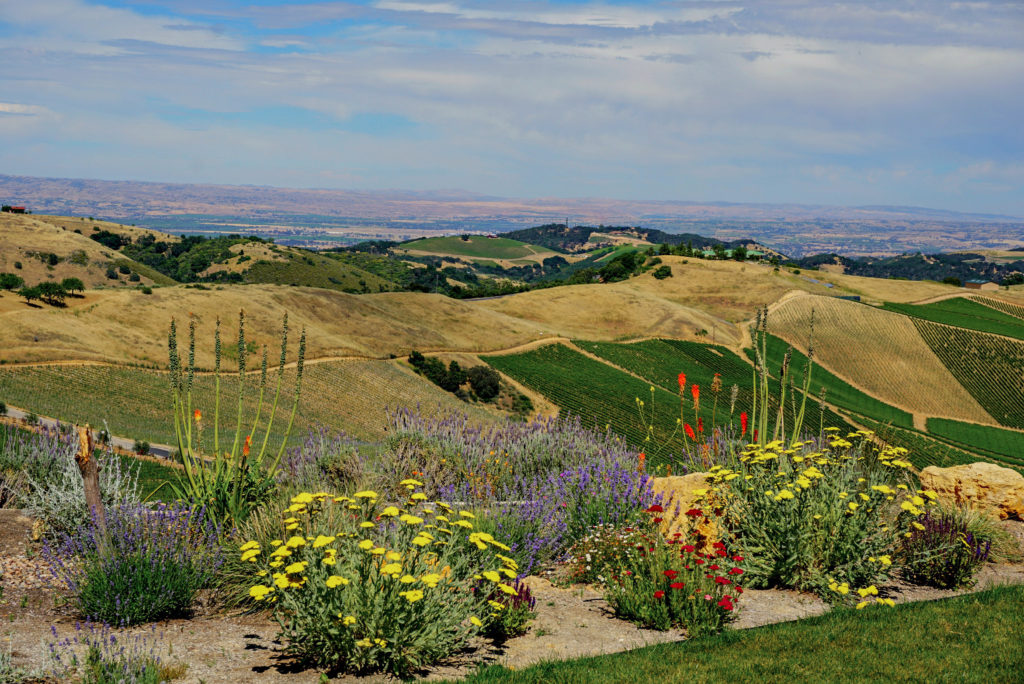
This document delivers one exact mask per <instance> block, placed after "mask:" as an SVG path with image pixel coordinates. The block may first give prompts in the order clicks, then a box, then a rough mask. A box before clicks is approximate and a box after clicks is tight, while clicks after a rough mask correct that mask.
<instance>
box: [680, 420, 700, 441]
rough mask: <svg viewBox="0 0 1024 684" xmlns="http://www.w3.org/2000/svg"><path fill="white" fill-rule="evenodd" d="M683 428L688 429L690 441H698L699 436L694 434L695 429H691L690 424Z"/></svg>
mask: <svg viewBox="0 0 1024 684" xmlns="http://www.w3.org/2000/svg"><path fill="white" fill-rule="evenodd" d="M683 428H685V429H686V436H687V437H689V438H690V439H692V440H694V441H697V435H696V434H695V433H694V432H693V428H692V427H690V424H689V423H686V424H685V425H683Z"/></svg>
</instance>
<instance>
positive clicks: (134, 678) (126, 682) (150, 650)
mask: <svg viewBox="0 0 1024 684" xmlns="http://www.w3.org/2000/svg"><path fill="white" fill-rule="evenodd" d="M52 631H53V636H54V638H57V636H58V635H57V628H56V627H53V628H52ZM156 641H157V639H156V636H155V635H154V634H150V635H143V634H123V633H122V634H114V632H113V631H112V630H111V629H110V627H109V626H107V625H100V626H97V625H95V624H93V623H91V622H87V623H85V625H82V624H81V623H76V624H75V633H74V635H73V636H70V637H65V638H64V639H60V640H59V641H55V642H51V643H50V644H49V655H50V659H51V661H52V667H51V672H52V674H53V676H55V677H57V678H58V679H59V680H68V679H70V678H72V677H76V681H80V682H82V684H161V682H168V681H170V680H172V679H174V678H175V677H177V676H180V675H181V674H182V672H183V668H182V667H181V666H169V665H164V664H163V663H161V660H160V657H159V656H158V655H157V644H156ZM83 651H84V653H83V654H82V655H81V656H79V653H81V652H83Z"/></svg>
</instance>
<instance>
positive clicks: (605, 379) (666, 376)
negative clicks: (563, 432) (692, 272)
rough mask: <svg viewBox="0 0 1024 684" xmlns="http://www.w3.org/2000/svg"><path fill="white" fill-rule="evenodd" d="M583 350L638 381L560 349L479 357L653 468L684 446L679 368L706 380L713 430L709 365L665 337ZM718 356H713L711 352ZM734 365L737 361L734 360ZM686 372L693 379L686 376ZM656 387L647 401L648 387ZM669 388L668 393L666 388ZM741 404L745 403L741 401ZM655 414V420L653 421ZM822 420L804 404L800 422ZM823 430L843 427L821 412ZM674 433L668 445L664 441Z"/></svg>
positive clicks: (725, 414) (745, 397) (686, 410)
mask: <svg viewBox="0 0 1024 684" xmlns="http://www.w3.org/2000/svg"><path fill="white" fill-rule="evenodd" d="M581 348H583V349H587V350H588V351H591V353H595V351H597V352H601V353H602V354H607V356H608V357H614V358H610V359H609V360H612V362H613V363H616V360H618V361H622V362H623V365H622V367H623V368H627V369H628V370H630V371H634V372H636V371H640V372H639V373H638V374H640V375H642V376H643V379H639V378H636V377H634V376H632V375H629V374H628V373H624V372H623V371H621V370H618V369H617V368H614V367H612V366H609V365H607V364H604V363H602V362H600V361H597V360H595V359H592V358H589V357H587V356H585V355H584V354H581V353H579V352H577V351H574V350H572V349H570V348H568V347H566V346H564V345H562V344H552V345H547V346H544V347H541V348H539V349H535V350H533V351H530V352H526V353H523V354H514V355H508V356H484V357H481V358H483V360H484V361H486V362H487V363H489V364H491V365H492V366H494V368H495V369H497V370H499V371H501V372H503V373H505V374H506V375H509V376H511V377H512V378H514V379H515V380H517V381H519V382H521V383H522V384H524V385H526V386H527V387H530V388H531V389H534V390H536V391H538V392H540V393H541V394H543V395H544V396H546V397H547V398H548V399H550V400H551V401H552V402H554V403H555V404H557V405H558V406H559V407H561V408H562V410H563V411H564V412H567V413H571V414H575V415H578V416H580V417H581V418H582V419H583V421H584V423H585V424H588V425H597V426H603V425H607V426H608V427H610V428H611V429H612V430H613V431H615V432H616V433H618V434H620V435H623V436H624V437H626V439H627V440H628V441H629V442H630V443H631V444H633V445H634V446H636V447H638V448H642V449H645V450H646V451H647V453H648V456H649V457H651V458H652V463H658V462H659V459H661V458H664V457H665V455H666V454H678V453H680V449H681V448H682V445H683V444H682V439H683V436H682V434H681V431H680V430H678V428H677V420H678V419H679V418H680V397H679V393H678V384H677V380H676V376H677V375H678V373H679V372H680V370H683V371H685V372H686V373H687V382H688V384H689V383H690V381H691V379H692V380H698V379H704V381H705V382H704V384H703V385H702V387H701V390H702V392H701V407H700V409H701V410H700V416H701V418H702V419H703V420H704V421H705V434H707V433H709V432H710V430H711V427H712V414H713V411H714V408H713V406H714V395H713V394H712V393H711V391H710V382H711V377H712V376H713V374H714V373H715V372H716V371H715V370H714V369H713V368H714V367H709V366H704V365H702V364H700V363H699V362H696V361H695V360H694V359H693V357H687V356H686V355H684V354H683V353H681V352H680V350H679V349H678V348H675V347H673V344H672V343H671V342H670V341H667V340H653V341H650V342H642V343H638V344H629V345H613V344H604V345H597V344H594V343H581ZM708 353H709V354H712V355H714V356H716V357H717V354H716V352H715V351H709V352H708ZM736 361H737V362H738V363H742V361H739V359H738V358H737V359H736ZM691 373H692V376H691V375H690V374H691ZM736 380H737V384H740V383H741V382H742V383H743V384H740V390H741V391H740V398H741V401H738V402H737V406H736V409H735V416H737V418H735V419H734V421H733V423H734V427H738V422H739V421H738V416H739V413H740V412H741V411H744V410H749V402H750V393H749V389H747V390H745V391H744V386H745V387H747V388H749V386H750V385H749V383H750V378H749V377H742V378H740V377H736ZM652 387H654V393H653V396H652V393H651V388H652ZM669 388H671V389H669ZM729 393H730V386H729V384H728V383H726V382H723V390H722V395H721V397H720V399H719V401H718V411H717V422H718V425H719V426H721V425H724V424H728V423H729V412H730V411H729ZM637 398H639V399H640V400H642V401H643V402H645V406H644V412H645V416H646V420H647V421H648V423H651V424H653V425H654V437H653V438H652V440H651V442H650V443H647V442H645V439H646V437H647V433H646V432H645V431H644V426H643V422H642V421H641V418H640V415H639V412H638V410H637V406H636V399H637ZM744 402H746V404H744ZM652 416H653V418H652ZM682 420H683V421H684V422H687V423H690V424H691V426H692V427H693V428H694V429H696V428H697V425H696V422H697V421H696V420H695V419H694V414H693V401H692V398H691V396H690V394H689V392H687V394H686V395H685V400H684V402H683V406H682ZM786 420H787V424H790V421H791V420H792V410H791V407H789V406H787V407H786ZM820 421H821V416H820V415H819V412H818V405H817V403H816V402H814V401H809V402H808V404H807V417H806V421H805V424H806V425H808V426H809V427H812V428H813V429H815V430H817V429H818V427H819V425H820ZM824 425H825V426H829V425H836V426H846V423H845V422H844V421H843V420H842V419H841V418H840V417H838V416H836V415H835V414H834V413H832V412H830V411H828V412H826V416H825V420H824ZM673 434H674V435H675V437H674V438H673V439H671V440H669V439H668V437H669V436H671V435H673Z"/></svg>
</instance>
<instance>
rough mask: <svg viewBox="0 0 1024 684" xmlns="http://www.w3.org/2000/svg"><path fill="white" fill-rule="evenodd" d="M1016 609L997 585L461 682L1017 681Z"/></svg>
mask: <svg viewBox="0 0 1024 684" xmlns="http://www.w3.org/2000/svg"><path fill="white" fill-rule="evenodd" d="M1021 605H1024V587H1020V586H1016V587H999V588H995V589H990V590H988V591H984V592H980V593H977V594H971V595H966V596H959V597H956V598H950V599H945V600H941V601H927V602H919V603H907V604H900V605H898V606H896V607H895V608H886V607H884V606H872V607H869V608H868V609H865V610H862V611H855V610H852V609H844V610H834V611H833V612H831V613H829V614H826V615H823V616H821V617H816V618H810V619H807V620H800V621H798V622H789V623H782V624H777V625H769V626H766V627H759V628H755V629H749V630H742V631H727V632H724V633H722V634H719V635H717V636H714V637H709V638H706V639H699V640H695V641H692V642H677V643H671V644H659V645H657V646H649V647H646V648H640V649H637V650H634V651H628V652H625V653H617V654H614V655H607V656H598V657H594V658H582V659H579V660H570V661H564V662H548V663H543V664H540V665H535V666H533V667H529V668H527V669H524V670H520V671H512V670H508V669H506V668H503V667H500V666H492V667H489V668H485V669H482V670H481V671H479V672H478V673H477V674H475V675H473V676H470V677H469V678H467V679H465V680H463V681H465V682H468V683H470V684H484V683H490V682H503V683H504V682H509V683H520V682H522V683H525V682H546V683H547V682H564V683H569V682H573V683H575V682H581V683H582V682H587V683H589V682H622V683H632V682H791V681H801V682H926V681H927V682H930V681H948V682H953V681H955V682H1019V681H1021V673H1022V671H1024V648H1021V642H1020V634H1021V631H1022V630H1024V610H1021V609H1020V608H1021ZM526 638H529V636H527V637H526Z"/></svg>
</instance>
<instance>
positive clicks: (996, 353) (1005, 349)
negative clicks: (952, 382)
mask: <svg viewBox="0 0 1024 684" xmlns="http://www.w3.org/2000/svg"><path fill="white" fill-rule="evenodd" d="M915 324H916V325H917V327H918V329H919V330H920V331H921V337H923V338H924V339H925V340H926V341H927V342H928V344H929V345H930V346H931V348H932V349H933V350H934V352H935V354H936V355H938V358H940V359H941V360H942V362H943V363H944V364H945V365H946V366H947V367H948V368H949V370H950V372H951V373H952V375H953V376H954V377H955V378H956V380H958V381H959V382H958V384H960V385H963V386H964V387H966V388H967V390H968V391H970V393H971V394H972V395H973V396H974V398H975V399H976V400H977V402H978V403H979V404H980V405H981V406H983V407H985V410H987V411H988V412H989V413H990V414H991V415H992V417H993V418H995V419H996V420H997V421H998V422H999V424H1001V425H1005V426H1007V427H1013V428H1022V429H1024V372H1022V369H1024V342H1017V341H1014V340H1009V339H1007V338H1005V337H1000V336H998V335H988V334H986V333H979V332H974V331H971V330H966V329H964V328H952V327H949V326H944V325H938V324H936V323H930V322H927V321H923V320H920V319H915ZM941 417H945V416H941ZM978 422H985V423H988V422H989V421H978Z"/></svg>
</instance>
